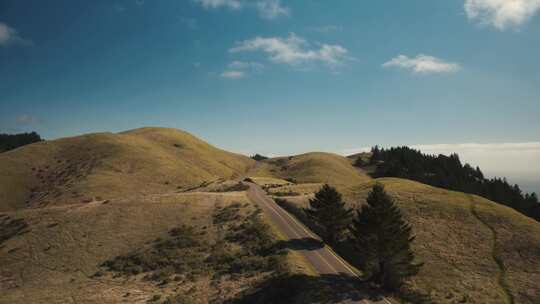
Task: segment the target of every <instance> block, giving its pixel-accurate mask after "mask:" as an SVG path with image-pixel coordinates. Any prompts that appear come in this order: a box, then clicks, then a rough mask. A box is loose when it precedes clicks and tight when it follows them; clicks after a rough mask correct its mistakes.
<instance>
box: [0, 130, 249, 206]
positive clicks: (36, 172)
mask: <svg viewBox="0 0 540 304" xmlns="http://www.w3.org/2000/svg"><path fill="white" fill-rule="evenodd" d="M252 163H253V161H252V160H251V159H249V158H247V157H245V156H241V155H237V154H233V153H229V152H226V151H223V150H219V149H217V148H215V147H213V146H211V145H209V144H207V143H206V142H204V141H201V140H199V139H197V138H196V137H194V136H192V135H190V134H188V133H186V132H183V131H180V130H175V129H164V128H142V129H136V130H132V131H127V132H123V133H119V134H112V133H100V134H89V135H83V136H77V137H72V138H63V139H58V140H54V141H46V142H41V143H36V144H32V145H29V146H25V147H22V148H20V149H16V150H13V151H10V152H7V153H2V154H0V167H1V168H2V171H3V172H2V175H1V176H0V202H1V203H0V211H7V210H16V209H21V208H24V207H26V206H31V207H36V206H43V205H47V204H50V203H54V204H61V203H68V202H69V203H75V202H81V201H85V200H86V201H88V200H93V199H94V198H96V197H102V198H115V197H125V196H136V195H140V194H148V193H158V192H169V191H174V190H181V189H186V188H190V187H194V186H197V185H199V184H201V183H203V182H209V181H215V180H217V179H220V178H223V179H226V178H230V177H232V176H236V175H241V174H243V173H244V172H245V171H246V170H247V169H248V168H249V167H250V166H251V165H252Z"/></svg>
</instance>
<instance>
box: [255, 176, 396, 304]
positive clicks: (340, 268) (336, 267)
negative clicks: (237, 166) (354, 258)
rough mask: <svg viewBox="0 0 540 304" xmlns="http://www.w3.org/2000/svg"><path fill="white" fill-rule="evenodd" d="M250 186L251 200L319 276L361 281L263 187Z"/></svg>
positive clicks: (369, 301)
mask: <svg viewBox="0 0 540 304" xmlns="http://www.w3.org/2000/svg"><path fill="white" fill-rule="evenodd" d="M247 184H249V191H248V197H249V198H250V199H251V200H252V201H253V202H255V203H257V204H258V205H259V206H260V207H261V208H262V209H263V211H264V212H265V213H266V215H267V216H268V218H269V220H270V221H271V222H272V223H273V224H274V225H275V226H276V227H277V229H279V230H280V232H281V233H282V234H283V235H284V236H285V237H287V238H288V239H289V240H291V241H296V242H298V243H299V244H301V245H302V246H301V249H299V250H298V251H299V252H300V254H302V255H303V256H304V258H305V259H306V261H307V262H308V263H310V264H311V266H312V268H313V269H314V270H315V271H317V273H318V274H320V275H343V276H350V277H353V278H358V277H359V275H358V273H357V272H356V270H355V269H354V268H353V267H351V266H350V265H349V264H348V263H347V262H346V261H344V260H343V259H342V258H341V257H339V256H338V255H337V254H336V253H334V252H333V251H332V250H331V249H330V248H329V247H328V246H323V245H320V243H318V240H320V238H319V237H318V236H317V235H316V234H314V233H313V232H311V231H310V230H309V229H308V228H307V227H305V226H304V225H303V224H301V223H300V222H299V221H298V220H297V219H296V218H294V217H293V216H292V215H291V214H289V213H288V212H287V211H285V210H284V209H283V208H281V207H280V206H279V205H278V204H276V202H274V200H273V199H271V198H270V197H268V196H267V195H266V193H265V192H264V190H263V189H262V188H261V187H260V186H258V185H256V184H253V183H247ZM310 244H311V245H312V246H310ZM317 244H319V245H317ZM355 303H373V304H375V303H377V304H379V303H380V304H383V303H384V304H391V303H392V302H390V301H389V300H387V299H385V298H381V299H380V300H366V299H362V300H360V301H355Z"/></svg>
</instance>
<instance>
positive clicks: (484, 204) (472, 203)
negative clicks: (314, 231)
mask: <svg viewBox="0 0 540 304" xmlns="http://www.w3.org/2000/svg"><path fill="white" fill-rule="evenodd" d="M376 182H379V183H382V184H383V185H384V186H385V188H386V190H387V191H388V192H389V193H390V194H391V195H392V197H393V198H394V199H395V200H396V202H397V203H398V205H399V207H400V208H401V209H402V210H403V212H404V214H405V216H406V218H407V219H408V221H409V222H410V223H411V224H412V226H413V229H414V233H415V235H416V240H415V242H414V246H413V247H414V251H415V253H416V254H417V256H418V257H419V259H420V260H421V261H422V262H424V267H423V268H422V270H421V272H420V273H419V274H418V275H417V276H416V277H414V279H412V280H411V286H413V287H414V288H415V289H416V290H417V291H420V292H424V293H427V294H428V295H429V296H430V297H431V299H432V300H433V301H434V302H435V303H445V304H446V303H494V304H495V303H527V304H533V303H539V302H540V285H538V283H537V282H538V280H540V225H539V224H538V223H537V222H536V221H535V220H533V219H531V218H529V217H527V216H524V215H522V214H520V213H519V212H517V211H515V210H513V209H511V208H509V207H506V206H503V205H501V204H497V203H494V202H492V201H489V200H487V199H484V198H482V197H479V196H476V195H470V194H465V193H461V192H455V191H448V190H445V189H441V188H436V187H432V186H428V185H425V184H421V183H418V182H414V181H410V180H406V179H400V178H380V179H375V180H372V181H368V182H366V183H363V184H357V185H355V186H352V187H350V188H348V189H346V190H345V191H342V192H343V193H344V196H345V198H346V201H347V202H348V203H349V206H350V207H352V208H358V207H359V206H360V205H361V204H363V203H364V202H365V198H366V197H367V194H368V192H369V191H370V190H371V187H372V186H373V184H374V183H376ZM287 187H290V186H282V187H277V188H272V189H269V192H270V193H271V194H272V193H275V192H278V193H279V192H280V191H283V190H282V189H287ZM310 197H311V195H310V194H308V195H305V194H304V193H302V194H298V195H293V196H285V197H284V196H279V197H278V198H280V199H285V200H286V203H285V204H286V205H288V207H289V208H292V209H290V210H292V211H293V212H294V213H296V214H297V216H298V217H299V218H304V217H303V215H302V211H301V210H300V208H306V207H307V206H308V199H309V198H310ZM304 221H306V220H305V218H304ZM308 224H309V223H308Z"/></svg>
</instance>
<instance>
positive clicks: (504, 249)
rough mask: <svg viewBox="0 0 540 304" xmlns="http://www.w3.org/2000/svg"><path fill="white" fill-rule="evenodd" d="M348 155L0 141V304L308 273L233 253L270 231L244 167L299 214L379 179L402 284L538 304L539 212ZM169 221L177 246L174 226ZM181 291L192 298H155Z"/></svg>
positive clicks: (115, 141)
mask: <svg viewBox="0 0 540 304" xmlns="http://www.w3.org/2000/svg"><path fill="white" fill-rule="evenodd" d="M352 161H354V159H347V158H344V157H342V156H339V155H335V154H331V153H306V154H301V155H296V156H289V157H278V158H272V159H267V160H264V161H259V162H255V161H254V160H251V159H249V158H248V157H245V156H241V155H237V154H234V153H229V152H226V151H223V150H220V149H218V148H215V147H213V146H211V145H209V144H208V143H206V142H204V141H201V140H199V139H197V138H196V137H194V136H192V135H190V134H188V133H186V132H183V131H180V130H174V129H163V128H141V129H136V130H132V131H127V132H122V133H118V134H113V133H99V134H88V135H83V136H77V137H72V138H63V139H58V140H54V141H45V142H39V143H34V144H31V145H28V146H24V147H21V148H18V149H15V150H12V151H9V152H5V153H1V154H0V168H2V170H3V172H2V173H3V174H2V175H0V266H1V267H0V303H30V302H32V303H52V302H59V303H60V302H67V301H71V302H73V303H118V302H127V303H147V302H148V301H150V303H185V302H187V303H207V302H213V303H224V302H225V303H226V302H227V301H230V300H231V299H232V298H234V297H236V296H237V295H239V294H240V293H242V292H244V291H246V290H247V289H249V288H252V287H253V286H258V284H260V283H261V282H264V280H265V278H267V277H268V275H269V274H270V273H271V272H272V271H270V270H269V269H270V268H269V267H273V269H277V268H279V267H281V266H279V265H282V264H283V263H285V264H287V266H286V267H285V268H287V269H289V270H290V271H293V270H294V271H298V272H300V273H304V274H305V273H309V269H308V268H309V267H306V266H305V265H304V261H303V260H302V259H298V258H297V257H295V256H294V255H293V254H287V255H285V256H282V255H272V254H271V255H268V256H264V255H258V254H255V255H253V254H251V255H250V254H245V255H242V256H241V257H240V256H237V255H236V254H237V253H238V252H243V251H246V252H259V251H260V250H261V248H264V246H265V245H262V244H261V243H259V242H258V241H257V239H253V238H252V239H248V240H247V241H245V242H240V241H238V240H243V238H244V237H245V236H249V235H257V236H259V235H263V236H265V235H267V233H266V234H265V233H263V234H259V233H258V232H257V231H255V233H253V230H249V231H250V233H247V232H245V231H248V230H245V229H246V227H248V228H250V227H251V228H253V227H254V226H250V225H252V224H253V223H254V222H253V221H255V223H257V221H258V220H257V217H255V216H254V215H257V214H258V213H257V208H256V206H254V205H253V203H252V202H251V201H250V200H249V199H247V197H246V195H245V192H244V189H243V188H242V187H238V184H237V181H238V179H239V178H241V177H244V176H249V177H251V178H252V179H253V180H254V181H255V182H257V183H260V184H262V185H264V186H265V189H266V190H267V192H268V193H269V194H270V195H274V196H275V197H276V198H278V197H279V198H281V199H285V200H286V201H287V202H288V203H287V204H289V207H292V208H295V209H294V210H295V212H297V215H298V216H299V217H300V218H302V217H301V211H300V208H299V207H306V206H307V201H308V199H309V198H310V197H311V196H312V195H313V193H314V192H315V191H317V190H318V189H319V188H320V186H321V185H322V184H323V183H330V184H332V185H334V186H336V187H337V188H338V189H339V190H340V191H341V192H342V193H343V195H344V197H345V199H346V201H347V202H348V203H349V206H351V207H354V208H357V207H358V206H360V205H361V204H363V203H364V200H365V198H366V196H367V193H368V192H369V190H370V189H371V186H373V184H374V183H375V182H380V183H382V184H384V185H385V187H386V189H387V191H388V192H389V193H390V194H391V195H392V197H394V198H395V200H396V202H397V203H398V205H399V207H400V208H401V209H402V210H403V212H404V214H405V216H406V218H407V219H408V220H409V221H410V223H411V224H412V226H413V229H414V232H415V234H416V236H417V238H416V241H415V243H414V246H413V247H414V251H415V253H416V254H417V256H418V257H419V258H420V260H421V261H423V262H424V267H423V268H422V270H421V272H420V274H419V275H418V276H416V277H414V278H413V279H412V280H411V281H410V285H411V286H412V288H414V289H415V290H417V291H421V292H423V293H427V294H428V295H429V296H430V297H431V298H432V299H433V301H434V302H435V303H444V304H450V303H494V304H495V303H497V304H499V303H506V304H513V303H523V304H534V303H540V285H539V284H538V281H540V223H537V222H535V221H534V220H532V219H530V218H527V217H525V216H523V215H521V214H519V213H518V212H516V211H514V210H512V209H510V208H507V207H505V206H502V205H500V204H497V203H494V202H491V201H489V200H487V199H484V198H481V197H479V196H475V195H470V194H465V193H461V192H455V191H448V190H444V189H441V188H436V187H432V186H428V185H425V184H422V183H418V182H414V181H410V180H406V179H399V178H380V179H372V178H371V177H370V176H369V175H368V174H367V173H366V172H365V171H363V170H362V169H358V168H355V167H353V166H352V165H351V162H352ZM294 210H293V211H294ZM262 219H263V220H264V217H262ZM250 223H251V224H250ZM246 225H247V226H246ZM185 227H189V229H186V228H185ZM256 227H259V228H260V226H256ZM263 230H264V229H263ZM179 233H183V234H187V236H188V238H187V240H189V243H187V245H186V243H182V242H178V239H175V238H176V237H177V236H178V234H179ZM235 233H236V234H235ZM238 233H241V235H240V234H238ZM270 234H271V235H273V237H275V238H277V237H279V233H276V232H275V231H273V232H271V233H270ZM170 246H173V249H171V248H169V247H170ZM175 246H176V247H175ZM182 246H183V247H182ZM163 248H168V249H167V250H165V251H164V250H162V249H163ZM169 249H171V250H172V251H169ZM220 249H226V250H225V251H226V252H222V251H220ZM171 252H173V253H174V254H178V255H179V256H173V258H172V259H170V260H169V261H171V260H173V261H178V260H182V261H184V260H185V261H186V264H181V265H177V264H178V263H176V262H175V263H176V264H175V267H177V268H175V269H170V268H167V267H162V268H159V269H154V268H153V267H155V265H162V266H163V263H157V262H156V259H157V261H161V258H163V257H162V256H160V255H159V254H163V253H165V255H166V257H167V258H170V256H167V255H169V254H171ZM194 252H196V253H198V254H193V253H194ZM201 254H205V257H207V259H206V258H205V259H200V258H199V256H200V255H201ZM284 259H285V260H284ZM276 261H279V263H278V264H275V263H276ZM154 262H156V263H154ZM141 265H142V266H141ZM239 265H240V266H239ZM276 265H278V266H279V267H278V266H276ZM139 267H143V268H142V269H140V268H139ZM145 267H146V268H145ZM160 267H161V266H160ZM224 267H225V268H224ZM147 268H148V269H150V271H146V272H144V271H145V270H148V269H147ZM179 268H181V269H182V271H183V272H180V271H179V270H178V269H179ZM233 269H236V270H234V271H233ZM238 269H251V270H250V271H249V272H247V273H240V274H238V273H236V272H235V271H238ZM141 271H142V272H141ZM148 273H151V274H152V275H151V276H150V277H147V276H148ZM162 283H163V284H162ZM189 294H193V295H195V297H196V298H197V301H195V300H194V299H192V298H190V299H187V298H185V299H183V298H178V299H176V298H175V301H177V302H166V301H169V300H170V299H172V298H171V297H176V296H178V297H180V296H181V295H189ZM188 300H190V301H192V302H189V301H188ZM171 301H172V300H171ZM182 301H184V302H182Z"/></svg>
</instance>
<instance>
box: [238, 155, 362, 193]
mask: <svg viewBox="0 0 540 304" xmlns="http://www.w3.org/2000/svg"><path fill="white" fill-rule="evenodd" d="M249 175H250V176H254V177H274V178H279V179H289V180H293V181H295V182H296V183H331V184H333V185H336V186H340V187H344V186H350V185H355V184H358V183H362V182H365V181H368V180H370V179H371V178H370V177H369V176H368V175H367V174H366V173H364V172H363V171H361V170H357V169H356V168H354V167H353V166H351V163H350V161H349V160H348V159H347V158H345V157H343V156H340V155H337V154H332V153H322V152H312V153H305V154H300V155H295V156H287V157H277V158H271V159H268V160H265V161H263V162H260V164H259V166H258V167H257V168H256V170H254V171H252V172H250V173H249Z"/></svg>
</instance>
